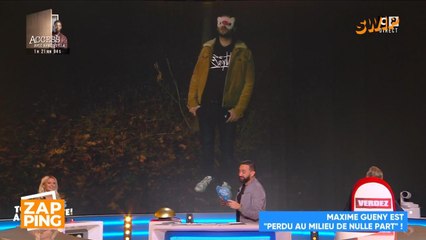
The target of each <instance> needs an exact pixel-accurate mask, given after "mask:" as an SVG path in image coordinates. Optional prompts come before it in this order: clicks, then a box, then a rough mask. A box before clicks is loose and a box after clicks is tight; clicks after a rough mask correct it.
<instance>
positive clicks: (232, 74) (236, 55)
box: [188, 38, 254, 117]
mask: <svg viewBox="0 0 426 240" xmlns="http://www.w3.org/2000/svg"><path fill="white" fill-rule="evenodd" d="M215 42H216V39H215V38H214V39H212V40H210V41H207V42H206V43H204V44H203V48H202V49H201V53H200V55H199V56H198V60H197V64H196V65H195V69H194V72H193V74H192V78H191V83H190V85H189V92H188V107H196V106H199V105H202V102H201V99H202V96H203V91H204V88H205V86H206V82H207V77H208V73H209V69H210V62H211V58H212V55H213V46H214V44H215ZM253 85H254V61H253V56H252V53H251V51H250V49H248V48H247V45H246V44H245V43H243V42H241V41H237V42H236V43H235V46H234V49H233V50H232V54H231V62H230V63H229V68H228V72H227V74H226V79H225V87H224V90H223V99H222V107H224V108H233V109H234V110H235V113H236V114H237V115H238V116H239V117H242V116H243V114H244V111H245V110H246V108H247V105H248V103H249V101H250V97H251V94H252V91H253Z"/></svg>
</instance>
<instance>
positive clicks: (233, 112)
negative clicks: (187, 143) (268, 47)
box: [188, 15, 254, 192]
mask: <svg viewBox="0 0 426 240" xmlns="http://www.w3.org/2000/svg"><path fill="white" fill-rule="evenodd" d="M234 25H235V18H234V17H231V16H229V15H221V16H219V17H218V18H217V32H218V37H217V38H214V39H212V40H210V41H207V42H206V43H204V44H203V48H202V49H201V53H200V55H199V56H198V60H197V64H196V65H195V69H194V72H193V75H192V78H191V83H190V86H189V92H188V109H189V112H191V113H192V115H194V116H196V117H198V121H199V126H200V140H201V146H202V149H201V162H200V163H201V168H202V171H203V172H204V173H205V174H206V175H207V174H212V173H214V172H215V164H214V139H215V130H216V128H218V129H219V135H220V136H219V137H220V150H221V154H222V157H221V161H220V169H219V170H218V171H216V174H223V175H228V174H229V172H226V170H229V169H231V170H232V169H235V167H234V165H235V166H236V165H237V164H236V162H235V160H234V140H235V130H236V123H237V121H238V120H239V119H240V118H241V117H243V115H244V111H245V110H246V108H247V105H248V103H249V101H250V97H251V94H252V91H253V84H254V61H253V56H252V53H251V51H250V49H249V48H248V47H247V45H246V44H245V43H243V42H241V41H239V40H236V39H235V37H234V33H235V26H234ZM216 170H217V169H216ZM231 176H232V175H231ZM211 180H212V177H211V176H207V177H206V178H204V179H203V181H201V182H200V183H199V184H197V187H196V188H195V190H196V191H198V192H204V191H205V188H206V187H207V185H208V184H209V183H210V181H211Z"/></svg>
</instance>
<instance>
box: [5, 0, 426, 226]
mask: <svg viewBox="0 0 426 240" xmlns="http://www.w3.org/2000/svg"><path fill="white" fill-rule="evenodd" d="M425 7H426V4H425V2H420V1H416V2H408V1H404V2H396V1H389V2H367V1H361V2H341V1H330V2H316V1H315V2H285V1H284V2H264V1H262V2H136V1H128V2H123V1H120V2H118V1H117V2H111V1H110V2H78V1H77V2H74V1H73V2H71V1H69V2H56V1H54V2H38V1H31V2H0V18H1V19H0V31H1V37H0V46H1V48H0V49H1V50H0V189H1V191H2V194H1V195H0V216H1V217H3V218H10V217H12V216H13V214H14V208H13V206H14V205H18V203H19V197H20V196H22V195H28V194H33V193H36V191H37V189H38V185H39V182H40V179H41V177H42V176H44V175H47V174H52V175H55V176H56V177H57V178H58V180H59V192H60V193H62V194H64V196H65V199H66V200H67V202H68V206H69V207H73V208H74V214H103V213H124V212H128V211H132V212H137V213H152V212H155V211H156V210H157V209H158V208H160V207H164V206H168V207H171V208H173V209H175V210H176V211H178V212H194V211H199V212H203V211H204V212H207V211H227V209H224V208H222V207H220V206H219V204H218V203H217V200H216V199H215V198H214V196H213V195H212V194H209V193H206V194H197V193H195V192H194V190H193V188H194V186H195V184H196V183H197V182H198V181H199V180H200V179H198V177H199V176H198V172H199V171H198V170H199V169H198V167H197V164H198V160H197V159H198V151H199V143H198V138H197V124H196V120H195V119H194V118H192V117H191V116H190V115H189V114H188V113H187V110H186V107H185V105H186V95H187V89H188V84H189V79H190V76H191V74H192V70H193V67H194V65H195V61H196V59H197V55H198V53H199V50H200V49H201V44H202V42H203V41H205V40H208V39H209V38H210V37H214V30H215V19H216V16H217V14H218V13H220V12H230V13H231V14H234V15H235V16H236V17H237V24H238V25H237V26H238V34H239V37H240V38H241V39H242V40H243V41H245V42H246V43H247V45H248V46H249V47H250V48H251V49H252V51H253V54H254V57H255V64H256V85H255V90H254V94H253V98H252V101H251V104H250V107H249V110H248V112H247V114H246V116H245V118H244V119H243V120H242V121H241V123H240V125H239V128H238V139H237V156H238V159H240V160H241V159H247V158H249V159H252V160H254V161H255V162H256V164H257V166H258V171H257V175H258V178H259V179H260V181H261V182H262V183H263V185H264V187H265V189H266V192H267V209H269V210H341V209H342V208H343V207H344V206H345V204H346V200H347V197H348V195H349V193H350V191H351V188H352V185H353V184H354V183H355V182H356V181H357V180H358V179H359V178H361V177H363V176H364V174H365V172H366V171H367V169H368V167H370V166H371V165H377V166H379V167H380V168H382V169H383V171H384V175H385V179H386V180H387V181H388V182H389V183H390V184H391V186H392V187H393V189H394V192H395V194H396V195H397V196H398V195H399V192H400V191H402V190H408V191H410V192H411V193H412V194H413V201H414V202H416V203H419V204H420V205H421V206H426V191H425V182H426V175H425V174H424V172H425V170H426V167H425V163H424V161H425V159H426V148H425V144H426V130H425V129H426V128H425V120H426V106H425V103H426V101H425V100H426V97H425V94H424V91H425V89H426V84H425V79H426V78H425V77H426V76H425V66H426V59H425V54H426V47H425V42H426V32H425V31H424V25H425V23H426V16H425V14H424V10H425ZM49 8H52V9H53V12H54V13H58V14H59V16H60V19H61V20H62V23H63V33H64V34H65V35H66V36H67V37H68V42H69V46H70V54H69V55H62V56H40V55H27V54H26V52H25V24H26V23H25V16H26V15H27V14H30V13H34V12H37V11H41V10H45V9H49ZM392 15H396V16H399V17H400V28H399V29H398V33H396V34H379V33H370V34H369V33H366V34H364V35H356V34H355V29H356V28H355V26H356V25H357V24H358V23H359V22H360V21H362V20H364V19H366V18H373V17H378V16H392ZM178 93H179V94H178ZM179 105H181V106H182V107H183V114H182V111H181V110H180V107H179ZM230 178H235V179H236V175H235V176H230ZM233 187H234V189H236V188H237V187H238V186H233ZM422 215H425V212H424V211H423V214H422Z"/></svg>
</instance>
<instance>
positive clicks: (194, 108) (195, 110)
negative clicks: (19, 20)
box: [188, 105, 200, 117]
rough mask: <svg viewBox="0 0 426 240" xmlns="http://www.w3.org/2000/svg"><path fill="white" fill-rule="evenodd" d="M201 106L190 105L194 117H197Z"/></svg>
mask: <svg viewBox="0 0 426 240" xmlns="http://www.w3.org/2000/svg"><path fill="white" fill-rule="evenodd" d="M199 108H200V106H199V105H198V106H196V107H189V108H188V109H189V112H190V113H192V115H193V116H194V117H196V116H197V110H198V109H199Z"/></svg>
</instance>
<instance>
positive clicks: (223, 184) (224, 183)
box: [222, 182, 232, 190]
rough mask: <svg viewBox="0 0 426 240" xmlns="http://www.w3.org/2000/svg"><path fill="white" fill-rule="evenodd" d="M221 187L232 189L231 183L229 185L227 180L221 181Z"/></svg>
mask: <svg viewBox="0 0 426 240" xmlns="http://www.w3.org/2000/svg"><path fill="white" fill-rule="evenodd" d="M222 187H226V188H229V190H231V189H232V187H231V185H229V184H228V183H227V182H223V183H222Z"/></svg>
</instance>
